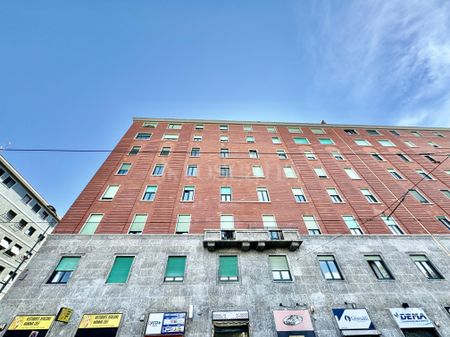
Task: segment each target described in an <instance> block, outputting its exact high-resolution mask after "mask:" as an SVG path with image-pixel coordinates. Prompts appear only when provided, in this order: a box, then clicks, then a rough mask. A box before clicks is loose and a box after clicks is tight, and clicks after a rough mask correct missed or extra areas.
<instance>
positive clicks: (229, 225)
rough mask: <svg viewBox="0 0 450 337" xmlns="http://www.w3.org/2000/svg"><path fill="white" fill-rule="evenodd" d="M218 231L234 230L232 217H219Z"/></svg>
mask: <svg viewBox="0 0 450 337" xmlns="http://www.w3.org/2000/svg"><path fill="white" fill-rule="evenodd" d="M220 229H221V230H234V216H232V215H221V216H220Z"/></svg>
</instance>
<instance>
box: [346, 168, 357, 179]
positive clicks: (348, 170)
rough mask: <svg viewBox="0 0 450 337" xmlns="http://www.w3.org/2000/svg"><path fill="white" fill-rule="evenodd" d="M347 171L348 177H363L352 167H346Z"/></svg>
mask: <svg viewBox="0 0 450 337" xmlns="http://www.w3.org/2000/svg"><path fill="white" fill-rule="evenodd" d="M344 171H345V173H347V175H348V177H349V178H350V179H361V178H360V177H359V175H358V173H356V171H355V170H353V169H352V168H344Z"/></svg>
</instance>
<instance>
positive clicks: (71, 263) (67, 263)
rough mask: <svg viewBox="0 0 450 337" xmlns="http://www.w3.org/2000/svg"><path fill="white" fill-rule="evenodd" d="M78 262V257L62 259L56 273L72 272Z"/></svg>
mask: <svg viewBox="0 0 450 337" xmlns="http://www.w3.org/2000/svg"><path fill="white" fill-rule="evenodd" d="M78 262H80V258H79V257H78V256H77V257H63V258H62V259H61V261H59V263H58V266H57V267H56V271H74V270H75V269H77V266H78Z"/></svg>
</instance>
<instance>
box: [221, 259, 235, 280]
mask: <svg viewBox="0 0 450 337" xmlns="http://www.w3.org/2000/svg"><path fill="white" fill-rule="evenodd" d="M238 280H239V271H238V258H237V256H219V281H221V282H236V281H238Z"/></svg>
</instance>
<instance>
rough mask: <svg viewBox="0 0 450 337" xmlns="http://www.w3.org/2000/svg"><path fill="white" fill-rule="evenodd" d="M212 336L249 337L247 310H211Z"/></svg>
mask: <svg viewBox="0 0 450 337" xmlns="http://www.w3.org/2000/svg"><path fill="white" fill-rule="evenodd" d="M212 323H213V337H249V336H250V331H249V316H248V311H246V310H242V311H213V313H212Z"/></svg>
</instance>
